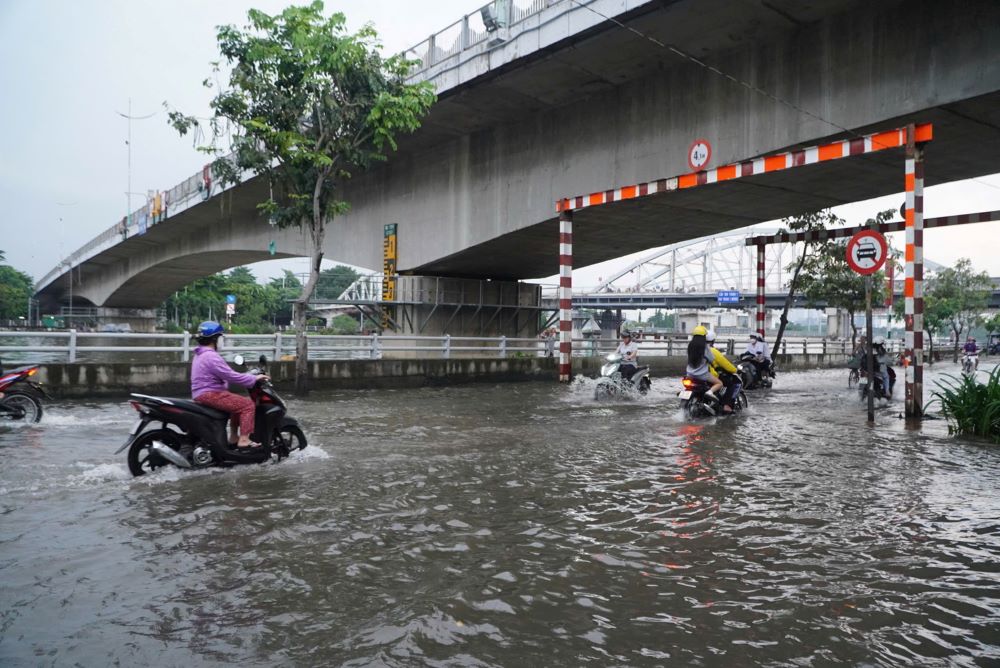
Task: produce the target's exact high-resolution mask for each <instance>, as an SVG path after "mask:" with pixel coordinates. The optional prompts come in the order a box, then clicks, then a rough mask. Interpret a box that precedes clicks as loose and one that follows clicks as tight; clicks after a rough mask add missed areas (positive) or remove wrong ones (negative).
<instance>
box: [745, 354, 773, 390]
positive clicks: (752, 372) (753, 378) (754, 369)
mask: <svg viewBox="0 0 1000 668" xmlns="http://www.w3.org/2000/svg"><path fill="white" fill-rule="evenodd" d="M736 371H737V372H738V373H739V374H740V380H741V381H742V382H743V389H745V390H756V389H757V388H759V387H764V388H767V387H771V379H772V378H774V365H773V364H772V366H771V369H770V370H769V371H768V372H767V373H764V372H763V371H762V370H761V368H760V366H759V365H758V364H757V363H756V362H755V356H754V354H753V353H749V352H746V353H743V354H742V355H740V360H739V362H738V363H737V364H736Z"/></svg>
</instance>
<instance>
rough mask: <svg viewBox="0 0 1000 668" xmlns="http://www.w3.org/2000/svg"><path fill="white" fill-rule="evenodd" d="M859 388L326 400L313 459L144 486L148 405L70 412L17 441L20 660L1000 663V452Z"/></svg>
mask: <svg viewBox="0 0 1000 668" xmlns="http://www.w3.org/2000/svg"><path fill="white" fill-rule="evenodd" d="M937 367H938V368H937V369H936V370H935V371H932V372H931V373H930V374H928V375H929V381H928V383H927V387H928V389H927V394H928V396H929V394H930V388H932V387H933V378H934V377H935V375H936V374H939V373H941V372H942V371H954V367H953V366H952V365H937ZM654 371H655V368H654ZM846 377H847V371H846V370H829V371H812V372H802V373H787V374H781V375H780V376H779V378H778V380H777V383H776V386H775V388H774V389H772V390H770V391H763V392H754V393H751V395H750V402H751V405H750V408H749V410H748V411H747V412H746V413H745V414H743V415H740V416H736V417H733V418H728V419H724V420H717V421H704V422H700V423H687V422H685V420H684V419H683V416H682V415H681V413H680V411H679V410H678V408H677V402H676V398H675V396H674V395H675V393H676V390H677V389H678V385H679V383H678V380H677V379H676V378H671V379H656V380H654V382H655V385H654V389H653V392H652V393H651V395H650V396H648V397H646V398H644V399H641V400H637V401H632V402H609V403H600V404H599V403H595V402H594V401H593V398H592V393H593V381H588V380H579V381H577V382H576V383H574V384H573V385H572V386H570V387H560V386H557V385H555V384H549V383H543V382H537V383H527V384H504V385H464V386H456V387H448V388H428V389H418V390H398V391H377V392H376V391H365V392H317V393H314V394H313V395H312V396H311V397H310V398H309V399H308V400H304V401H302V400H294V399H293V400H291V401H290V409H291V413H292V414H293V415H296V416H297V417H299V418H300V420H301V421H302V422H303V424H304V427H305V429H306V432H307V434H308V435H309V437H310V443H311V444H310V447H309V448H307V449H306V450H305V451H303V452H301V453H298V454H296V455H295V456H293V458H292V459H291V460H289V461H285V462H282V463H281V464H278V465H264V466H254V467H244V468H241V469H233V470H226V471H221V470H210V471H199V472H193V473H192V472H183V473H182V472H180V471H178V470H176V469H168V470H163V471H159V472H157V473H156V474H154V475H152V476H147V477H145V478H140V479H132V478H131V476H130V475H129V473H128V469H127V467H126V465H125V458H124V453H123V454H122V455H119V456H117V457H116V456H114V455H113V452H114V450H115V449H117V447H118V445H119V444H120V442H121V441H122V440H123V439H124V437H125V435H126V432H127V431H128V428H129V426H130V425H131V423H132V421H133V416H134V415H135V413H134V411H133V410H132V409H131V408H130V407H129V406H128V404H127V403H125V402H101V403H91V404H88V403H82V402H75V403H62V404H55V405H52V406H50V407H49V410H48V412H47V413H46V416H45V418H44V419H43V421H42V422H41V423H40V424H39V425H36V426H21V427H10V426H2V425H0V457H2V459H0V582H2V586H0V665H4V666H22V665H23V666H36V665H38V666H48V665H57V666H63V665H83V666H96V665H159V666H176V665H183V666H202V665H230V664H237V663H238V664H241V665H245V666H255V665H260V666H269V665H283V666H284V665H302V666H315V665H348V666H373V665H374V666H380V665H382V666H413V665H429V666H584V665H593V666H645V665H650V666H653V665H695V666H697V665H701V666H741V665H772V666H787V665H802V666H807V665H808V666H818V665H828V664H833V663H843V664H848V665H880V666H881V665H884V666H895V665H921V666H926V665H940V666H966V665H967V666H974V665H983V666H985V665H1000V495H998V494H997V491H996V490H997V488H998V487H1000V448H998V447H995V446H989V445H987V444H984V443H982V442H978V441H975V440H970V439H956V438H953V437H950V436H949V435H948V433H947V427H946V425H945V424H944V423H943V422H941V421H934V420H929V421H925V422H924V423H923V425H922V426H920V427H918V428H908V427H907V426H906V424H905V423H904V421H903V420H902V419H900V417H899V414H900V412H901V411H902V405H901V401H899V400H897V401H896V402H894V403H891V404H889V405H888V406H883V407H880V408H879V410H878V419H877V422H876V424H875V425H874V426H868V425H867V424H866V422H865V411H864V406H863V405H862V404H861V403H860V402H859V401H858V398H857V394H856V393H855V392H852V391H849V390H848V389H847V385H846ZM902 389H903V388H902V386H901V385H900V386H898V387H897V388H896V393H897V396H901V395H902Z"/></svg>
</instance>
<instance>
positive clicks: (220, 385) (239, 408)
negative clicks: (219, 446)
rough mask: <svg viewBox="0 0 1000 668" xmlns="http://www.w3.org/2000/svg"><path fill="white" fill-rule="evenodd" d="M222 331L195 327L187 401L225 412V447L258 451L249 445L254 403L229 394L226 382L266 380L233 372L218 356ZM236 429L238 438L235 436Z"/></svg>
mask: <svg viewBox="0 0 1000 668" xmlns="http://www.w3.org/2000/svg"><path fill="white" fill-rule="evenodd" d="M224 332H225V330H224V329H223V328H222V325H220V324H219V323H217V322H214V321H211V320H208V321H206V322H203V323H201V325H199V326H198V347H197V348H195V349H194V361H193V362H192V363H191V398H192V399H194V400H195V401H196V402H198V403H199V404H203V405H205V406H209V407H210V408H215V409H216V410H220V411H224V412H226V413H229V414H230V415H231V416H232V417H231V418H230V437H229V444H230V445H235V446H236V447H237V448H258V447H260V443H251V441H250V434H251V433H253V423H254V411H255V408H254V403H253V401H252V400H251V399H250V398H249V397H245V396H240V395H238V394H233V393H232V392H229V391H228V390H227V389H226V388H227V387H228V384H229V383H233V384H234V385H242V386H243V387H253V386H254V385H255V384H256V383H257V381H259V380H270V379H269V378H268V376H266V375H264V374H260V375H253V374H249V373H237V372H236V371H233V370H232V369H230V368H229V365H228V364H226V361H225V360H224V359H222V356H221V355H219V353H218V346H219V339H220V337H222V335H223V333H224ZM237 426H238V428H239V432H238V433H239V436H238V437H237Z"/></svg>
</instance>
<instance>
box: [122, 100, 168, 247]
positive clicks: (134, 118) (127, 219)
mask: <svg viewBox="0 0 1000 668" xmlns="http://www.w3.org/2000/svg"><path fill="white" fill-rule="evenodd" d="M115 113H116V114H118V115H119V116H121V117H122V118H126V119H128V139H126V140H125V144H126V145H127V146H128V188H127V189H126V190H125V199H126V200H127V202H128V205H127V206H128V210H127V211H126V212H125V226H126V228H127V227H128V225H129V223H131V222H132V121H142V120H145V119H147V118H152V117H153V116H156V114H157V113H158V112H155V111H154V112H153V113H151V114H147V115H146V116H133V115H132V98H129V99H128V113H127V114H123V113H122V112H120V111H116V112H115Z"/></svg>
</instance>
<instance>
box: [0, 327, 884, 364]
mask: <svg viewBox="0 0 1000 668" xmlns="http://www.w3.org/2000/svg"><path fill="white" fill-rule="evenodd" d="M8 339H15V340H17V339H21V340H24V339H35V340H38V339H56V340H60V339H61V340H64V342H61V343H60V344H59V345H54V344H53V345H47V344H39V343H32V342H28V343H26V344H20V345H9V344H8V343H7V341H6V340H8ZM88 339H89V340H94V339H99V340H101V341H99V345H85V343H86V342H87V340H88ZM108 339H110V340H111V341H112V342H120V341H123V342H124V343H126V344H128V343H141V342H143V341H157V342H167V343H166V344H165V345H163V344H160V345H107V344H106V343H105V342H104V341H105V340H108ZM308 339H309V352H310V353H320V354H321V356H322V357H324V358H327V359H372V360H377V359H382V356H383V355H384V354H385V353H422V355H418V356H420V357H437V358H442V359H449V358H450V357H451V355H452V353H454V352H461V353H481V354H482V355H483V356H488V357H499V358H507V357H512V356H524V355H529V356H532V357H535V356H539V357H542V356H545V355H547V354H548V353H549V350H548V348H547V346H546V341H545V340H544V339H538V338H509V337H505V336H499V337H480V336H448V335H445V336H415V335H414V336H410V335H390V336H379V335H378V334H370V335H361V334H358V335H323V334H311V335H309V336H308ZM687 342H688V338H687V337H686V336H672V337H667V338H661V339H646V340H643V341H640V342H639V351H640V354H641V355H643V356H647V357H664V356H667V357H680V356H683V355H686V354H687ZM0 344H2V345H0V353H3V352H7V351H12V352H51V353H60V354H61V355H65V361H66V362H69V363H75V362H77V361H78V359H79V357H80V355H81V354H85V353H115V352H128V353H173V354H174V355H176V356H177V357H178V359H179V361H184V362H187V361H190V359H191V352H192V351H193V350H194V348H195V347H196V345H197V344H196V342H194V341H193V337H192V336H191V334H189V333H186V332H185V333H183V334H123V333H103V332H78V331H76V330H75V329H71V330H68V331H59V332H32V331H15V332H0ZM888 344H889V348H890V352H892V353H898V352H900V351H901V349H902V344H901V342H899V341H889V342H888ZM617 345H618V342H617V341H616V340H612V339H582V338H581V339H574V340H573V354H574V355H575V356H579V357H587V356H599V355H605V354H607V353H609V352H611V351H613V350H614V349H615V347H616V346H617ZM740 345H742V339H741V340H740ZM224 346H225V348H224V349H223V351H222V352H224V353H227V354H229V353H234V354H235V353H237V352H251V353H253V354H255V355H256V354H260V353H265V354H268V356H269V357H271V358H272V359H281V358H282V357H283V356H284V355H286V354H294V352H295V336H294V335H288V334H284V333H282V332H277V333H275V334H227V335H226V338H225V341H224ZM717 347H718V348H720V349H724V350H725V352H726V354H728V355H735V354H737V353H738V352H739V351H738V349H737V342H736V340H735V339H728V340H722V339H720V340H719V342H718V343H717ZM850 352H851V343H850V341H847V340H842V341H830V340H827V339H818V338H798V339H788V338H786V339H783V340H782V344H781V353H782V354H787V355H800V354H801V355H819V354H830V353H834V354H843V355H847V354H850Z"/></svg>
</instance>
